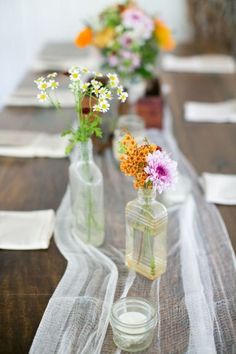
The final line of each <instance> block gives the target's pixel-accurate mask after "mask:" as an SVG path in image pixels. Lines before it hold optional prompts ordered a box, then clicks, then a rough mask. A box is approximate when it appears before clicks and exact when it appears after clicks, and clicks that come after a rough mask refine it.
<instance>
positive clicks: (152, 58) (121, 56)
mask: <svg viewBox="0 0 236 354" xmlns="http://www.w3.org/2000/svg"><path fill="white" fill-rule="evenodd" d="M75 44H76V45H77V46H79V47H86V46H88V45H92V46H95V47H96V48H98V49H99V51H100V53H101V54H102V58H103V68H104V69H107V68H111V69H113V70H114V71H115V72H117V73H119V76H120V78H121V79H122V80H123V83H124V85H125V87H126V88H127V90H128V92H129V107H128V106H127V107H125V106H124V107H123V108H122V112H123V113H126V112H127V110H129V111H130V112H132V113H134V112H135V111H137V113H138V114H140V115H141V116H142V117H143V118H144V120H145V121H146V124H147V126H152V127H158V128H161V126H162V111H163V110H162V108H163V101H162V99H161V93H160V88H157V85H156V84H155V83H154V81H153V79H154V78H155V76H156V66H157V58H158V55H159V53H160V51H161V50H168V51H169V50H172V49H173V48H174V46H175V43H174V39H173V37H172V34H171V31H170V29H169V28H168V27H167V26H166V25H165V24H164V23H163V22H162V21H161V20H160V19H158V18H155V17H153V16H152V15H149V14H148V13H146V12H145V11H143V10H142V9H141V8H140V7H138V5H137V4H136V2H135V1H126V2H125V3H124V4H116V5H112V6H109V7H108V8H106V9H105V10H104V11H103V12H102V13H101V14H100V15H99V17H98V20H97V21H94V23H92V24H88V25H87V26H86V27H85V28H84V29H83V30H82V31H81V32H80V33H79V34H78V36H77V37H76V39H75ZM147 80H148V81H149V84H148V86H151V90H150V87H149V88H148V90H147V91H148V92H146V93H145V90H146V89H147V88H146V86H147ZM158 86H159V85H158ZM145 95H148V96H149V97H147V98H146V97H144V98H143V99H142V100H140V101H139V99H140V98H142V97H143V96H145Z"/></svg>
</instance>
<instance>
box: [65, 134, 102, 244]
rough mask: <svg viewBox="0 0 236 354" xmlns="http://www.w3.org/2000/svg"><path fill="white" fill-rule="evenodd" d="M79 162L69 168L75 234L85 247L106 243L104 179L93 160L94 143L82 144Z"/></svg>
mask: <svg viewBox="0 0 236 354" xmlns="http://www.w3.org/2000/svg"><path fill="white" fill-rule="evenodd" d="M78 150H79V159H78V160H77V161H75V162H74V163H72V164H71V165H70V168H69V177H70V188H71V205H72V232H73V234H74V235H75V236H76V237H79V238H80V239H81V240H82V241H84V242H85V243H89V244H92V245H94V246H100V245H101V244H102V243H103V241H104V204H103V176H102V173H101V171H100V169H99V168H98V166H97V165H96V164H95V162H94V160H93V151H92V141H91V139H89V140H88V141H86V142H80V143H79V144H78Z"/></svg>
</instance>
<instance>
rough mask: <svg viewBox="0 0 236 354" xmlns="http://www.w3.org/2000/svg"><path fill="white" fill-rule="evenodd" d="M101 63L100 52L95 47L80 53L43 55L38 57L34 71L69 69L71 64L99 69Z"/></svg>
mask: <svg viewBox="0 0 236 354" xmlns="http://www.w3.org/2000/svg"><path fill="white" fill-rule="evenodd" d="M100 63H101V57H100V55H99V53H98V52H97V51H96V50H94V49H93V48H90V49H87V50H84V49H83V50H79V49H78V55H77V56H75V54H73V55H72V56H71V55H66V54H65V55H63V56H62V55H57V56H52V55H51V56H43V57H41V58H39V59H37V60H36V61H35V62H34V63H33V65H32V70H33V71H67V70H68V69H69V68H70V67H71V66H74V65H78V66H85V67H87V68H89V69H91V70H98V68H99V67H100Z"/></svg>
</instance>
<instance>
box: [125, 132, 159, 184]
mask: <svg viewBox="0 0 236 354" xmlns="http://www.w3.org/2000/svg"><path fill="white" fill-rule="evenodd" d="M120 146H121V152H122V154H121V156H120V170H121V172H123V173H124V174H125V175H126V176H133V177H134V188H136V189H137V188H144V187H145V188H152V185H151V184H148V183H146V181H147V177H148V175H147V173H146V172H145V171H144V168H145V167H146V166H147V156H148V154H149V153H153V152H154V151H156V150H161V148H160V147H159V146H157V145H154V144H149V143H148V141H146V142H144V143H143V144H142V145H140V146H138V145H137V142H136V141H135V139H134V137H133V136H132V135H131V134H129V133H128V134H126V135H125V136H124V137H123V138H122V140H121V141H120Z"/></svg>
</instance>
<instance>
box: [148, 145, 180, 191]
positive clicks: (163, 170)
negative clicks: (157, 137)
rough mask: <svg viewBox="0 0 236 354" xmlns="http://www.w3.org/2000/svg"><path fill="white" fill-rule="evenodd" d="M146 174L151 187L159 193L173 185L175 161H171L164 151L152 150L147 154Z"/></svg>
mask: <svg viewBox="0 0 236 354" xmlns="http://www.w3.org/2000/svg"><path fill="white" fill-rule="evenodd" d="M147 164H148V165H147V167H145V169H144V170H145V172H146V173H147V174H148V178H147V181H151V182H152V184H153V187H154V188H156V189H157V191H158V192H159V193H160V194H161V193H162V192H163V191H166V190H167V189H169V188H171V187H173V186H174V184H175V183H176V179H177V162H176V161H173V160H172V159H171V158H170V156H169V155H168V154H167V152H166V151H163V150H162V151H160V150H157V151H154V152H153V153H152V154H148V156H147Z"/></svg>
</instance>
